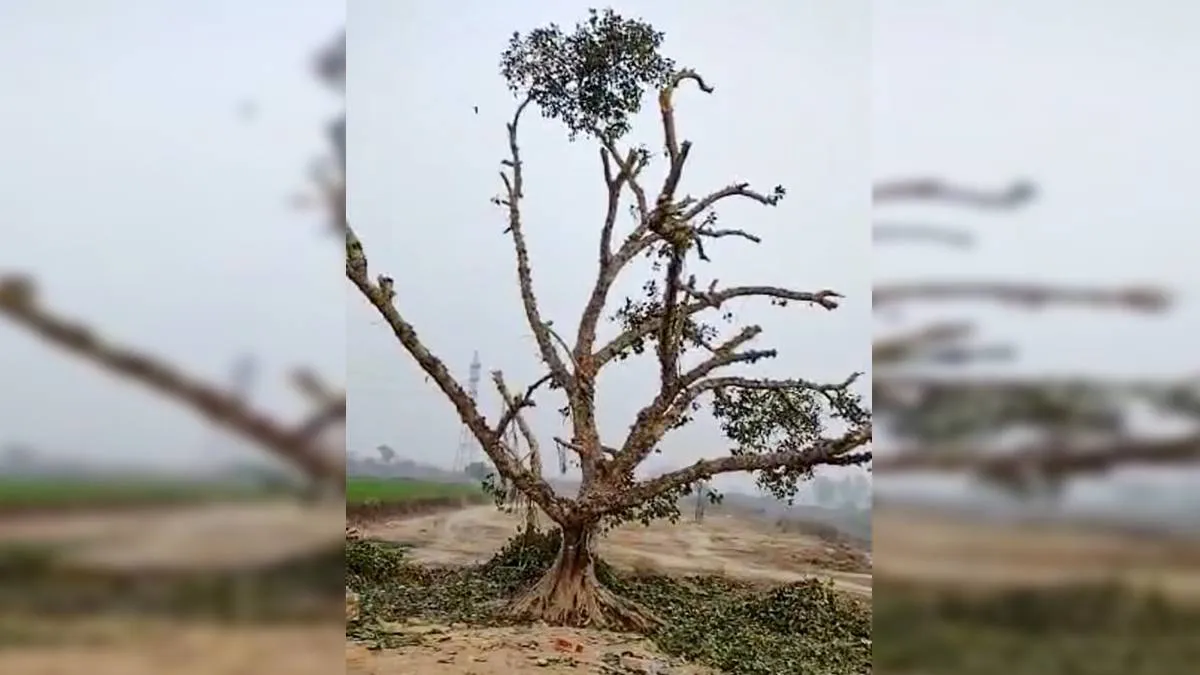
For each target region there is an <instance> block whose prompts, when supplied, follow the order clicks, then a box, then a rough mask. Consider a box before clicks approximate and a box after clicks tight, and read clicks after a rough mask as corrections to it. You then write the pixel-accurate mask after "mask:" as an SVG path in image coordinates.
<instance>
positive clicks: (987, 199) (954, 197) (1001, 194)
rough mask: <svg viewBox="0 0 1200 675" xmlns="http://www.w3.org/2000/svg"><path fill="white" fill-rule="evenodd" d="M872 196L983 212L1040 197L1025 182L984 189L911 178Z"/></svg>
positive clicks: (877, 186)
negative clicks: (978, 209)
mask: <svg viewBox="0 0 1200 675" xmlns="http://www.w3.org/2000/svg"><path fill="white" fill-rule="evenodd" d="M871 196H872V198H873V200H874V202H875V204H885V203H892V202H903V201H924V202H942V203H946V204H952V205H957V206H970V207H975V208H982V209H1015V208H1017V207H1020V206H1024V205H1025V204H1028V203H1029V202H1030V201H1032V200H1033V199H1034V197H1036V196H1037V188H1036V186H1035V185H1034V184H1033V183H1031V182H1029V181H1024V180H1021V181H1016V182H1014V183H1012V184H1011V185H1009V186H1008V187H1007V188H1005V189H1003V190H984V189H979V188H970V187H965V186H962V185H955V184H953V183H947V182H945V181H942V180H939V179H937V178H908V179H899V180H891V181H884V182H882V183H876V184H875V187H874V189H873V190H872V193H871Z"/></svg>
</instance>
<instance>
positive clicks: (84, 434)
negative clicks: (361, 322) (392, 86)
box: [0, 0, 345, 675]
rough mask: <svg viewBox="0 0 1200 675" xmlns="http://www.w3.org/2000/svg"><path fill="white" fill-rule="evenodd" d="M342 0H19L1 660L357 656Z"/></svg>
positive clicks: (7, 117) (2, 302) (74, 668)
mask: <svg viewBox="0 0 1200 675" xmlns="http://www.w3.org/2000/svg"><path fill="white" fill-rule="evenodd" d="M344 22H345V9H344V5H343V3H338V2H330V1H329V0H302V1H301V2H288V3H283V2H275V1H271V2H258V3H234V2H230V1H227V0H218V1H215V2H206V3H191V4H189V3H184V4H180V3H157V2H148V1H142V0H130V1H125V2H120V3H116V2H96V3H86V4H79V3H67V2H62V1H60V0H52V1H49V2H25V1H15V2H7V3H5V4H4V8H3V9H2V10H0V54H2V55H3V58H4V59H5V61H6V62H8V63H9V64H11V65H13V67H11V68H7V69H5V71H4V73H3V74H0V89H2V90H3V91H4V94H5V104H4V105H3V106H2V107H0V139H2V142H3V144H4V147H5V149H6V150H5V153H6V162H5V166H6V167H7V170H6V171H5V187H4V188H3V189H2V190H0V195H2V197H0V228H2V229H0V377H2V378H3V381H4V386H3V387H2V388H0V671H3V672H10V673H22V672H29V673H32V672H38V673H51V672H63V673H66V672H72V673H73V672H97V673H103V672H114V673H115V672H121V673H129V674H131V675H132V674H135V673H142V672H145V673H150V672H154V673H159V672H180V673H192V672H195V673H225V672H230V673H232V672H249V671H248V670H247V669H248V668H250V667H253V668H254V672H288V673H307V672H312V673H322V674H324V673H328V672H337V671H340V669H341V668H342V667H343V666H342V663H343V657H342V655H341V649H340V647H339V645H340V644H341V643H342V640H343V638H342V633H343V627H342V623H343V618H342V616H343V615H342V609H341V607H340V606H341V604H342V594H343V591H342V579H341V577H342V539H341V537H342V534H341V527H342V524H343V518H344V516H343V505H342V504H343V500H342V496H341V495H342V492H343V491H344V480H343V476H344V472H345V467H344V424H343V422H344V418H345V395H344V392H343V391H342V384H341V383H342V380H343V377H344V376H343V372H344V361H345V355H344V349H345V340H344V323H343V322H344V305H343V300H342V297H343V296H342V295H341V283H342V282H341V276H340V274H338V263H339V259H340V258H341V252H340V250H339V248H338V241H337V236H336V235H337V234H340V231H341V227H340V223H341V222H342V219H343V218H344V208H343V204H344V190H343V188H342V183H343V180H342V175H343V170H344V161H345V160H344V138H345V123H344V112H343V110H344V93H345V92H344V82H345V38H344V31H343V26H344ZM17 64H19V66H18V65H17Z"/></svg>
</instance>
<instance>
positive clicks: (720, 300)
mask: <svg viewBox="0 0 1200 675" xmlns="http://www.w3.org/2000/svg"><path fill="white" fill-rule="evenodd" d="M714 283H715V282H714ZM684 290H685V292H687V293H688V294H689V295H691V296H692V297H694V298H695V301H694V302H690V303H687V304H685V305H683V306H682V308H681V310H680V314H681V315H682V316H683V317H685V318H686V317H689V316H695V315H696V314H699V313H700V312H703V311H705V310H709V309H719V308H720V307H721V306H722V305H724V304H725V303H726V302H729V301H730V300H733V299H735V298H751V297H759V298H773V299H775V300H785V301H788V302H804V303H810V304H814V305H818V306H820V307H823V308H825V309H827V310H834V309H837V308H838V306H839V303H838V300H839V299H842V298H844V297H845V296H843V295H842V294H840V293H837V292H835V291H831V290H822V291H817V292H816V293H811V292H805V291H793V290H789V289H786V288H779V287H776V286H734V287H731V288H726V289H724V290H721V291H712V290H710V291H707V292H701V291H697V290H695V289H688V288H685V289H684ZM661 326H662V317H661V315H660V316H653V317H650V318H649V319H648V320H647V321H645V322H643V323H642V324H641V325H639V326H638V327H637V328H634V329H630V330H627V331H625V332H623V333H621V334H620V335H618V336H617V337H615V338H613V339H612V340H611V341H609V342H608V343H607V344H606V345H604V346H603V347H601V348H600V349H599V350H598V351H597V352H596V354H595V356H594V357H593V358H594V359H595V362H596V364H597V367H602V366H603V365H604V364H606V363H608V362H609V361H611V360H613V359H615V358H617V357H618V356H620V355H621V354H622V353H623V352H625V351H626V350H628V349H629V348H630V347H632V346H633V345H634V344H635V343H636V342H637V341H638V340H642V339H645V338H646V337H649V336H650V335H653V334H655V333H656V332H658V331H659V330H660V329H661Z"/></svg>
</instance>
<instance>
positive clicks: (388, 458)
mask: <svg viewBox="0 0 1200 675" xmlns="http://www.w3.org/2000/svg"><path fill="white" fill-rule="evenodd" d="M375 451H376V452H378V453H379V458H380V459H382V460H383V463H384V464H391V462H392V460H393V459H396V451H395V450H393V449H392V446H390V445H388V444H386V443H384V444H382V445H380V446H378V447H376V448H375Z"/></svg>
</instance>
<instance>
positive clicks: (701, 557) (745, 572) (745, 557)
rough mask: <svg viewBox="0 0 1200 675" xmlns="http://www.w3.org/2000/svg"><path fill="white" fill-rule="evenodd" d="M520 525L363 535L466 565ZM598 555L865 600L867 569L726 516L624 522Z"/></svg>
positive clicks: (468, 517) (489, 520)
mask: <svg viewBox="0 0 1200 675" xmlns="http://www.w3.org/2000/svg"><path fill="white" fill-rule="evenodd" d="M519 524H520V520H519V518H518V517H517V516H513V515H509V514H505V513H501V512H499V511H497V510H496V509H495V508H494V507H492V506H480V507H472V508H467V509H463V510H461V511H455V512H450V513H440V514H435V515H431V516H424V517H418V518H411V519H403V520H393V521H390V522H382V523H375V524H370V525H366V526H364V527H363V528H361V530H362V533H363V535H364V536H369V537H374V538H379V539H384V540H389V541H402V542H407V543H411V544H413V545H414V550H413V557H414V558H416V559H417V560H420V561H423V562H427V563H432V564H468V563H474V562H481V561H483V560H486V559H487V558H488V557H489V556H491V555H492V554H493V553H495V552H496V551H497V550H498V549H499V548H500V547H501V546H503V545H504V542H505V540H507V539H508V538H509V537H511V536H512V535H513V533H514V532H516V530H517V528H518V526H519ZM600 553H601V555H602V556H604V558H605V559H606V560H608V561H609V562H611V563H613V564H616V565H619V566H622V567H626V568H632V569H640V570H660V571H670V572H675V573H680V574H708V573H713V574H724V575H726V576H730V577H736V578H743V579H751V580H756V579H758V580H764V581H776V582H788V581H799V580H803V579H806V578H810V577H813V576H817V577H821V578H825V579H829V580H832V581H833V583H834V584H835V585H836V586H838V587H839V588H841V589H843V590H845V591H847V592H850V593H855V594H857V595H861V596H868V597H869V596H870V595H871V574H870V572H869V571H836V570H832V569H829V567H830V566H831V565H826V564H823V562H824V561H832V560H834V559H844V558H845V557H846V555H847V551H846V550H845V549H844V548H839V547H838V546H837V545H834V544H830V543H826V542H824V541H821V540H820V539H818V538H816V537H810V536H805V535H799V534H784V533H780V532H777V531H772V528H771V527H770V525H769V524H768V523H756V522H752V521H749V520H746V519H741V518H736V517H734V516H730V515H726V514H718V515H713V516H711V517H709V518H706V519H705V520H704V522H703V523H695V522H690V521H689V522H680V523H678V524H676V525H671V524H670V523H665V522H662V523H655V524H653V525H651V526H649V527H645V526H642V525H640V524H634V525H627V526H624V527H621V528H619V529H617V530H615V531H613V532H610V533H609V534H608V535H607V536H606V537H605V538H604V539H603V540H601V543H600ZM865 569H866V568H865V565H864V570H865Z"/></svg>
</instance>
